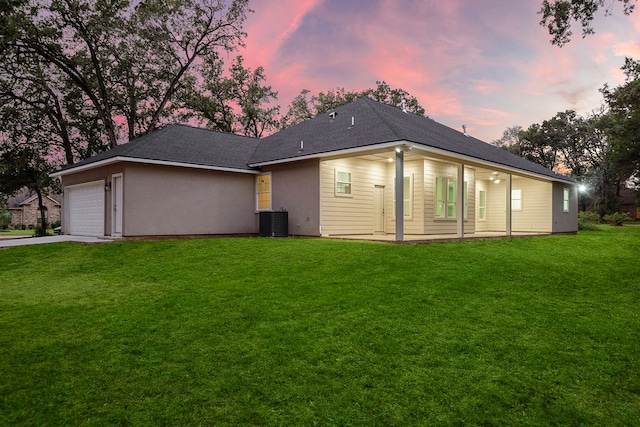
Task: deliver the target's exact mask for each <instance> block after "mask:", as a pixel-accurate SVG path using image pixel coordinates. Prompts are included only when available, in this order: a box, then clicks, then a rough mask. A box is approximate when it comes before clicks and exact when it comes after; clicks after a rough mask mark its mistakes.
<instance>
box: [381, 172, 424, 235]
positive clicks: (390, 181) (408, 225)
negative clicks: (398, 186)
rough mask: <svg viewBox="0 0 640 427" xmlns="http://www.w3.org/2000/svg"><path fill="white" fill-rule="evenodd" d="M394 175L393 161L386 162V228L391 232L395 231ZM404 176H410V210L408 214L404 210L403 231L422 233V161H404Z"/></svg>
mask: <svg viewBox="0 0 640 427" xmlns="http://www.w3.org/2000/svg"><path fill="white" fill-rule="evenodd" d="M395 176H396V167H395V163H393V162H390V163H388V164H387V184H386V186H387V188H388V189H389V191H387V192H386V194H387V196H386V199H387V200H386V203H385V211H386V212H389V213H390V215H386V218H385V219H386V221H387V223H386V228H387V230H389V231H390V232H391V233H394V232H395V229H396V221H395V211H396V210H395V206H394V200H395V191H394V190H395V183H394V179H395ZM404 176H409V177H411V180H412V182H413V185H412V201H413V203H412V204H411V212H409V215H407V213H406V212H405V218H404V233H405V234H424V208H425V201H424V200H425V199H424V197H425V195H424V191H423V189H424V167H423V161H422V160H418V161H408V162H405V163H404Z"/></svg>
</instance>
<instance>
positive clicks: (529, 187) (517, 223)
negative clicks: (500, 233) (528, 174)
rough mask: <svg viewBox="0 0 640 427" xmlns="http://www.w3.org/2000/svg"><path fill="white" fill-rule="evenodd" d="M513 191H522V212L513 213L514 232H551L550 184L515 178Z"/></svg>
mask: <svg viewBox="0 0 640 427" xmlns="http://www.w3.org/2000/svg"><path fill="white" fill-rule="evenodd" d="M511 188H512V189H513V190H522V210H521V211H516V210H514V211H513V212H511V221H512V222H511V231H513V232H541V233H550V232H551V202H552V200H551V189H552V185H551V183H550V182H543V181H537V180H534V179H529V178H523V177H518V176H514V177H513V180H512V184H511Z"/></svg>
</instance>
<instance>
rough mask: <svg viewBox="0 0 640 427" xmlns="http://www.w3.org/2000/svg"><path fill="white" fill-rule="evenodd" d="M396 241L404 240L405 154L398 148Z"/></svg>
mask: <svg viewBox="0 0 640 427" xmlns="http://www.w3.org/2000/svg"><path fill="white" fill-rule="evenodd" d="M395 189H396V206H395V212H396V241H397V242H401V241H403V240H404V152H403V151H402V149H401V148H396V182H395Z"/></svg>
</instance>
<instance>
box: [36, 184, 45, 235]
mask: <svg viewBox="0 0 640 427" xmlns="http://www.w3.org/2000/svg"><path fill="white" fill-rule="evenodd" d="M36 194H37V195H38V210H39V211H40V225H41V227H36V236H46V235H47V221H46V218H45V216H44V206H43V204H42V192H41V191H40V189H39V188H36Z"/></svg>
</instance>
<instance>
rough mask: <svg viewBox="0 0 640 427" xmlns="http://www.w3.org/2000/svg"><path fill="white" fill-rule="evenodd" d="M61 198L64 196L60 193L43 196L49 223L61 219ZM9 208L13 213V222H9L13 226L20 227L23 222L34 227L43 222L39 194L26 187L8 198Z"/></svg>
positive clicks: (46, 218)
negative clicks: (39, 206) (39, 207)
mask: <svg viewBox="0 0 640 427" xmlns="http://www.w3.org/2000/svg"><path fill="white" fill-rule="evenodd" d="M61 200H62V196H61V195H59V194H54V195H51V196H43V200H42V204H43V205H44V209H45V210H44V215H45V220H46V221H47V224H51V223H53V222H56V221H61V219H62V212H61V210H62V204H61ZM7 210H8V211H9V212H10V213H11V223H10V224H9V227H11V228H16V227H19V226H20V225H21V224H24V225H25V226H26V227H31V228H33V227H36V226H39V225H40V224H41V216H40V211H39V209H38V196H37V195H36V194H33V193H30V192H29V191H28V190H26V189H23V190H21V191H20V192H18V194H16V195H14V196H12V197H9V198H8V199H7Z"/></svg>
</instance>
